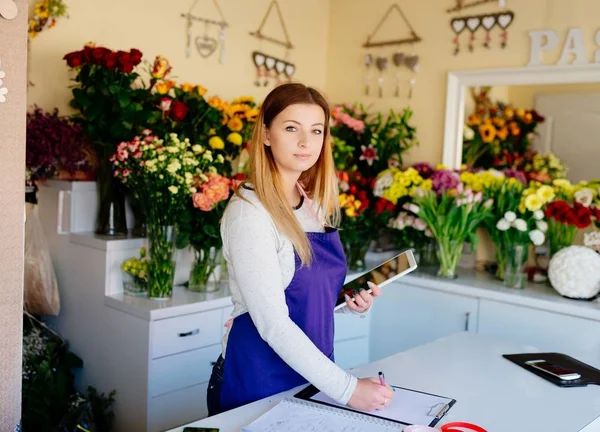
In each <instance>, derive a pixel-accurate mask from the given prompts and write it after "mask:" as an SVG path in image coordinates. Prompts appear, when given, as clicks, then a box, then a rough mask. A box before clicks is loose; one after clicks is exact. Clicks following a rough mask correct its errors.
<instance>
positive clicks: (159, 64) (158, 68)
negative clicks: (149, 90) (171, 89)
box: [151, 56, 171, 79]
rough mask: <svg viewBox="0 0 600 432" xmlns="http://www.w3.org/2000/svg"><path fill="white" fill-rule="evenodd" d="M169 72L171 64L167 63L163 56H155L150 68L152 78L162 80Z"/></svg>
mask: <svg viewBox="0 0 600 432" xmlns="http://www.w3.org/2000/svg"><path fill="white" fill-rule="evenodd" d="M170 70H171V64H170V63H169V60H167V59H166V58H165V57H163V56H156V58H155V59H154V65H153V66H152V72H151V75H152V78H156V79H162V78H164V77H165V76H166V75H167V74H168V73H169V71H170Z"/></svg>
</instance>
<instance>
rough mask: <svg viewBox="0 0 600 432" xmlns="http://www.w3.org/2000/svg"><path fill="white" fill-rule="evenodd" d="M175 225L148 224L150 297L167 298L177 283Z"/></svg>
mask: <svg viewBox="0 0 600 432" xmlns="http://www.w3.org/2000/svg"><path fill="white" fill-rule="evenodd" d="M175 231H176V230H175V227H174V226H172V225H169V226H164V225H156V224H151V223H150V224H148V249H149V252H150V262H149V263H148V297H150V298H152V299H156V300H167V299H170V298H171V297H172V295H173V284H174V283H175V264H176V258H175V253H176V249H175V235H176V234H175Z"/></svg>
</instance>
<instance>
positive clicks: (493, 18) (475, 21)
mask: <svg viewBox="0 0 600 432" xmlns="http://www.w3.org/2000/svg"><path fill="white" fill-rule="evenodd" d="M514 16H515V14H514V12H512V11H505V12H496V13H489V14H482V15H472V16H462V17H456V18H452V20H450V27H451V28H452V31H453V32H454V34H455V36H454V39H453V43H454V45H455V47H454V52H453V54H454V55H457V54H458V53H459V52H460V42H459V37H460V34H461V33H462V32H463V30H465V29H467V30H469V33H470V36H469V44H468V48H469V51H470V52H473V51H474V50H475V40H476V36H475V33H476V32H477V31H478V30H479V29H483V30H484V31H485V36H484V41H483V46H484V47H486V48H491V42H492V37H491V31H492V29H493V28H494V27H496V26H497V27H499V28H500V30H501V31H500V47H501V48H503V49H504V48H506V45H507V40H508V31H507V29H508V27H509V26H510V25H511V24H512V22H513V20H514Z"/></svg>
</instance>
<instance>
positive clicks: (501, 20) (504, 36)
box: [496, 11, 515, 49]
mask: <svg viewBox="0 0 600 432" xmlns="http://www.w3.org/2000/svg"><path fill="white" fill-rule="evenodd" d="M514 17H515V14H514V13H513V12H510V11H508V12H504V13H501V14H498V15H497V17H496V22H497V23H498V26H499V27H500V28H501V29H502V33H501V34H500V40H501V42H500V46H501V47H502V48H503V49H504V48H506V43H507V40H508V32H507V31H506V29H507V28H508V27H509V26H510V25H511V24H512V22H513V19H514Z"/></svg>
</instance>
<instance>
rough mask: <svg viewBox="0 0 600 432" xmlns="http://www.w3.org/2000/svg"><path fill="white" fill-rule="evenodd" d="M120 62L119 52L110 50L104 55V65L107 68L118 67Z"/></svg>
mask: <svg viewBox="0 0 600 432" xmlns="http://www.w3.org/2000/svg"><path fill="white" fill-rule="evenodd" d="M117 63H118V58H117V54H116V53H114V52H112V51H111V52H109V53H107V54H106V56H105V57H104V67H106V68H107V69H116V67H117Z"/></svg>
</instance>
